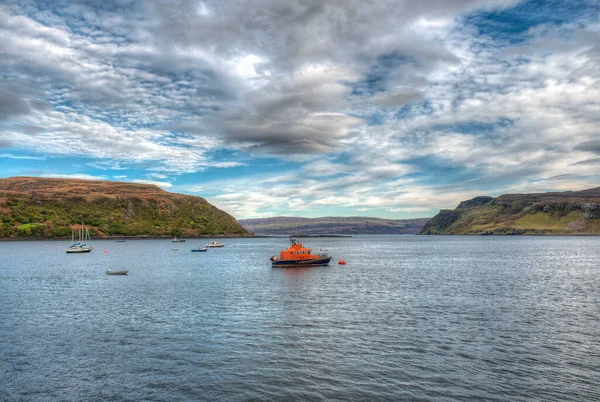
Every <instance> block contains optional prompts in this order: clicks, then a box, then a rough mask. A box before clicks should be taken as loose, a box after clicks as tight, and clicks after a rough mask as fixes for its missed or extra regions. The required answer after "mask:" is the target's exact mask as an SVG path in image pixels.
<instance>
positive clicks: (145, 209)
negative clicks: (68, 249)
mask: <svg viewBox="0 0 600 402" xmlns="http://www.w3.org/2000/svg"><path fill="white" fill-rule="evenodd" d="M82 222H84V223H85V225H86V227H88V228H89V230H90V234H91V235H92V237H104V236H183V237H193V236H216V235H219V236H231V235H236V236H249V235H250V234H249V233H248V232H247V231H246V229H244V228H243V227H242V226H240V225H239V224H238V223H237V222H236V220H235V219H234V218H233V217H232V216H231V215H229V214H227V213H226V212H224V211H221V210H219V209H217V208H216V207H214V206H213V205H211V204H209V203H208V202H207V201H206V200H205V199H204V198H201V197H194V196H191V195H183V194H175V193H169V192H167V191H164V190H162V189H160V188H158V187H157V186H154V185H150V184H136V183H119V182H112V181H90V180H73V179H47V178H37V177H10V178H7V179H0V238H27V237H34V238H52V237H70V236H71V228H74V227H77V226H80V225H81V223H82Z"/></svg>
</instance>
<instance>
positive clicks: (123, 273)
mask: <svg viewBox="0 0 600 402" xmlns="http://www.w3.org/2000/svg"><path fill="white" fill-rule="evenodd" d="M128 272H129V270H128V269H124V270H122V271H113V270H111V269H109V270H107V271H106V275H127V273H128Z"/></svg>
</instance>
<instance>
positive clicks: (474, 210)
mask: <svg viewBox="0 0 600 402" xmlns="http://www.w3.org/2000/svg"><path fill="white" fill-rule="evenodd" d="M420 233H421V234H480V235H491V234H494V235H496V234H504V235H520V234H539V235H546V234H548V235H563V234H565V235H566V234H568V235H575V234H594V235H598V234H600V188H593V189H589V190H583V191H566V192H560V193H540V194H505V195H501V196H499V197H496V198H492V197H475V198H473V199H471V200H468V201H463V202H461V203H460V204H459V205H458V207H456V209H454V210H441V211H440V213H439V214H437V215H436V216H434V217H433V218H432V219H431V220H430V221H429V222H428V223H427V224H426V225H425V226H424V227H423V229H422V230H421V232H420Z"/></svg>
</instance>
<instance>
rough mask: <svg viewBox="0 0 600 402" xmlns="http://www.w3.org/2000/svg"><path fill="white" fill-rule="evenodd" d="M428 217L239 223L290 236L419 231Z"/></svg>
mask: <svg viewBox="0 0 600 402" xmlns="http://www.w3.org/2000/svg"><path fill="white" fill-rule="evenodd" d="M428 220H429V218H417V219H401V220H396V219H379V218H367V217H360V216H353V217H331V216H328V217H324V218H297V217H287V216H279V217H275V218H262V219H241V220H240V221H239V223H240V224H241V225H242V226H243V227H245V228H246V229H248V230H249V231H250V232H253V233H256V234H270V235H289V234H291V233H297V232H298V233H301V234H304V235H351V234H416V233H418V232H419V231H420V230H421V228H422V227H423V225H424V224H425V223H426V222H427V221H428Z"/></svg>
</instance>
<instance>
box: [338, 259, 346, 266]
mask: <svg viewBox="0 0 600 402" xmlns="http://www.w3.org/2000/svg"><path fill="white" fill-rule="evenodd" d="M338 264H339V265H346V261H344V260H339V261H338Z"/></svg>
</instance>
